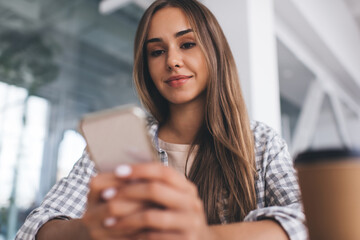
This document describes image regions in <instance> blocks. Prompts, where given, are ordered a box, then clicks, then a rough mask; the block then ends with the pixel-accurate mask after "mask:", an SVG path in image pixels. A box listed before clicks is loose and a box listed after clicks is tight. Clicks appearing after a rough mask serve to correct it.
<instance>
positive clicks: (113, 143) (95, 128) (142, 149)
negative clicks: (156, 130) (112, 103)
mask: <svg viewBox="0 0 360 240" xmlns="http://www.w3.org/2000/svg"><path fill="white" fill-rule="evenodd" d="M145 119H146V114H145V113H144V112H143V110H142V109H141V108H139V107H136V106H126V107H120V108H115V109H110V110H105V111H101V112H98V113H92V114H89V115H86V116H85V117H84V118H83V119H82V121H81V124H80V129H81V132H82V134H83V136H84V138H85V140H86V142H87V150H88V152H89V154H90V158H91V159H92V160H93V161H94V162H95V165H96V168H97V169H98V170H99V171H100V172H109V171H113V170H114V169H115V168H116V166H118V165H120V164H132V163H137V162H143V161H151V160H152V159H153V157H155V155H156V154H155V150H154V147H153V145H152V142H151V140H150V137H149V136H148V133H147V129H146V120H145ZM130 153H132V154H130ZM134 153H137V154H138V156H143V157H138V158H136V157H133V154H134Z"/></svg>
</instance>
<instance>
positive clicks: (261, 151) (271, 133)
mask: <svg viewBox="0 0 360 240" xmlns="http://www.w3.org/2000/svg"><path fill="white" fill-rule="evenodd" d="M250 126H251V130H252V132H253V135H254V145H255V156H256V164H257V169H258V170H259V169H261V168H265V167H266V166H267V165H268V164H270V162H272V161H273V160H274V159H278V158H279V157H280V158H282V160H284V161H288V160H289V161H290V162H291V157H290V154H289V152H288V148H287V144H286V142H285V141H284V139H283V138H282V137H281V136H280V134H279V133H277V132H276V131H275V130H274V129H273V128H271V127H270V126H268V125H267V124H265V123H262V122H258V121H251V123H250Z"/></svg>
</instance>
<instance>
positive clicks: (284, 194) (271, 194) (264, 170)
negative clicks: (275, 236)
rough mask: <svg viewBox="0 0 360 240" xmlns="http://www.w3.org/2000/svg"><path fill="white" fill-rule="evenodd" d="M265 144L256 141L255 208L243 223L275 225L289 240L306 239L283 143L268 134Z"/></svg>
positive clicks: (269, 131)
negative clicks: (256, 200)
mask: <svg viewBox="0 0 360 240" xmlns="http://www.w3.org/2000/svg"><path fill="white" fill-rule="evenodd" d="M264 136H266V139H267V140H266V141H262V142H263V143H264V144H263V143H261V141H260V142H259V141H257V142H256V145H257V148H259V149H261V150H259V151H257V152H256V158H257V160H256V161H257V171H258V176H257V178H258V179H257V189H256V190H257V197H258V208H257V209H256V210H253V211H251V212H250V213H249V214H248V215H247V216H246V217H245V219H244V221H258V220H263V219H272V220H275V221H277V222H278V223H279V224H280V225H281V226H282V227H283V229H284V230H285V231H286V233H287V234H288V236H289V238H290V239H291V240H304V239H308V233H307V228H306V225H305V215H304V213H303V208H302V203H301V196H300V190H299V185H298V181H297V176H296V172H295V169H294V166H293V161H292V158H291V156H290V154H289V152H288V149H287V145H286V143H285V141H284V140H283V139H282V138H281V137H280V136H279V135H277V134H276V133H274V131H273V130H268V132H267V133H266V134H263V139H264Z"/></svg>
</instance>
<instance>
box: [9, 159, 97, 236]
mask: <svg viewBox="0 0 360 240" xmlns="http://www.w3.org/2000/svg"><path fill="white" fill-rule="evenodd" d="M93 175H95V169H94V164H93V162H92V161H91V160H90V159H89V157H88V155H87V154H86V152H84V154H83V156H82V157H81V158H80V160H79V161H77V162H76V164H75V165H74V167H73V169H72V170H71V172H70V174H69V176H68V177H66V178H63V179H62V180H61V181H59V182H57V183H56V184H55V185H54V186H53V188H52V189H51V190H50V192H49V193H48V194H47V195H46V196H45V198H44V201H43V202H42V203H41V205H40V206H39V207H38V208H36V209H35V210H33V211H32V212H31V213H30V214H29V216H28V217H27V218H26V220H25V222H24V224H23V225H22V226H21V228H20V229H19V231H18V232H17V235H16V238H15V239H19V240H20V239H29V240H30V239H31V240H33V239H35V236H36V234H37V232H38V231H39V229H40V228H41V227H42V226H43V225H44V224H46V223H47V222H48V221H50V220H52V219H62V220H65V219H67V220H68V219H75V218H80V217H81V216H82V215H83V214H84V211H85V207H86V201H87V198H86V195H87V193H88V183H89V181H90V178H91V177H92V176H93Z"/></svg>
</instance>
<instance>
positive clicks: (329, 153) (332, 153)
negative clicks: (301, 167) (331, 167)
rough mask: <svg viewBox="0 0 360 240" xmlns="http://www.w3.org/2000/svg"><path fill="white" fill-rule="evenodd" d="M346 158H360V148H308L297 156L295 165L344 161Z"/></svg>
mask: <svg viewBox="0 0 360 240" xmlns="http://www.w3.org/2000/svg"><path fill="white" fill-rule="evenodd" d="M344 158H353V159H355V158H359V160H360V150H359V149H347V148H339V149H334V148H329V149H319V150H307V151H305V152H302V153H300V154H298V155H297V156H296V158H295V165H298V164H312V163H320V162H329V161H330V162H334V161H342V160H343V159H344Z"/></svg>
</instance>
